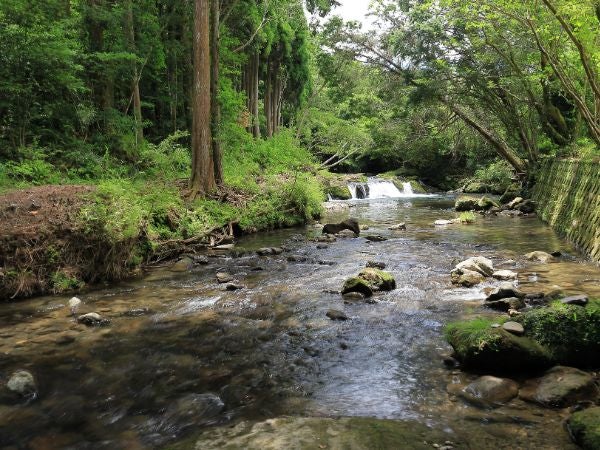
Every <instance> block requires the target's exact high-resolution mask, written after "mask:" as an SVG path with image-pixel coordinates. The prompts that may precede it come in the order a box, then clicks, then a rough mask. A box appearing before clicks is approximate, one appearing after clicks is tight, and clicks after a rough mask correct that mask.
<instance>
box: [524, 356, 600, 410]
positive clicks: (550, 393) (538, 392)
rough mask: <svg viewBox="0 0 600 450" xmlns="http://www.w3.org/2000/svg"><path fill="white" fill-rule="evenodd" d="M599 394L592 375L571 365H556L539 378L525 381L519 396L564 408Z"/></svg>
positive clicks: (541, 403) (592, 398)
mask: <svg viewBox="0 0 600 450" xmlns="http://www.w3.org/2000/svg"><path fill="white" fill-rule="evenodd" d="M599 394H600V393H599V391H598V386H596V382H595V380H594V377H593V376H592V375H590V374H589V373H587V372H584V371H582V370H579V369H575V368H573V367H563V366H557V367H553V368H552V369H550V370H548V371H547V372H546V373H545V374H544V376H542V377H541V378H536V379H534V380H529V381H527V382H526V383H525V386H524V387H523V388H522V389H521V391H520V392H519V397H520V398H522V399H523V400H526V401H528V402H534V403H539V404H540V405H542V406H546V407H549V408H564V407H566V406H571V405H574V404H575V403H577V402H579V401H582V400H591V401H595V400H597V399H598V397H599Z"/></svg>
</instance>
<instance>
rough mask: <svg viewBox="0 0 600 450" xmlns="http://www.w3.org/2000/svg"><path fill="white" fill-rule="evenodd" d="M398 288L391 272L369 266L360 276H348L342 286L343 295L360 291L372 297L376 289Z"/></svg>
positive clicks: (388, 289) (389, 289)
mask: <svg viewBox="0 0 600 450" xmlns="http://www.w3.org/2000/svg"><path fill="white" fill-rule="evenodd" d="M393 289H396V280H394V277H393V276H392V274H390V273H389V272H384V271H383V270H380V269H376V268H373V267H367V268H366V269H364V270H362V271H361V272H360V273H359V274H358V276H356V277H352V278H348V279H347V280H346V282H345V283H344V286H343V287H342V295H344V294H348V293H350V292H360V293H361V294H363V295H364V296H365V297H370V296H372V295H373V292H376V291H391V290H393Z"/></svg>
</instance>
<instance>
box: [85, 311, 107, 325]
mask: <svg viewBox="0 0 600 450" xmlns="http://www.w3.org/2000/svg"><path fill="white" fill-rule="evenodd" d="M77 322H79V323H82V324H84V325H86V326H88V327H97V326H102V325H108V324H109V323H110V320H108V319H104V318H103V317H102V316H101V315H100V314H98V313H95V312H91V313H87V314H83V315H81V316H79V317H78V318H77Z"/></svg>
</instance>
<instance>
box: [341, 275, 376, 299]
mask: <svg viewBox="0 0 600 450" xmlns="http://www.w3.org/2000/svg"><path fill="white" fill-rule="evenodd" d="M351 292H359V293H360V294H363V295H364V296H365V297H371V296H372V295H373V289H371V286H370V285H369V283H367V281H366V280H363V279H362V278H359V277H352V278H348V279H347V280H346V282H345V283H344V286H343V287H342V295H345V294H349V293H351Z"/></svg>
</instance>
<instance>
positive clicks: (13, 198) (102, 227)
mask: <svg viewBox="0 0 600 450" xmlns="http://www.w3.org/2000/svg"><path fill="white" fill-rule="evenodd" d="M186 185H187V183H186V180H179V181H177V180H173V181H172V182H169V183H167V182H162V183H161V182H148V181H129V180H123V179H120V180H107V181H102V182H100V183H98V184H97V185H63V186H37V187H30V188H27V189H21V190H15V191H11V192H9V193H6V194H4V195H2V196H0V214H1V217H2V221H1V222H0V243H1V246H0V248H1V250H0V262H1V263H0V298H5V299H14V298H23V297H29V296H32V295H39V294H45V293H54V294H56V293H62V292H67V291H77V290H80V289H82V288H84V287H85V286H86V285H88V284H97V283H100V282H105V281H117V280H121V279H124V278H126V277H129V276H132V275H133V274H135V273H136V271H138V270H139V269H140V268H141V267H142V266H144V265H146V264H150V263H156V262H159V261H162V260H165V259H169V258H174V257H176V256H178V255H180V254H182V253H185V252H195V251H197V250H200V249H204V250H206V249H209V248H215V247H217V248H218V247H219V246H220V245H224V244H225V245H227V244H231V242H232V241H233V239H234V238H235V237H237V236H240V235H242V234H248V233H255V232H257V231H260V230H266V229H273V228H279V227H287V226H293V225H299V224H301V223H304V222H305V221H307V220H310V219H312V218H315V217H318V216H319V214H320V211H321V201H322V199H323V193H322V190H321V186H320V184H319V183H318V181H317V179H316V178H315V177H312V176H310V175H306V174H302V173H288V174H279V175H277V176H272V177H264V178H263V179H258V180H257V181H256V184H255V185H254V186H252V185H249V186H247V187H246V188H245V189H244V188H239V187H238V188H236V187H222V188H220V189H219V190H218V191H216V192H214V193H213V194H211V195H210V196H209V197H207V198H203V199H196V200H193V201H190V200H188V199H187V192H186Z"/></svg>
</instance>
